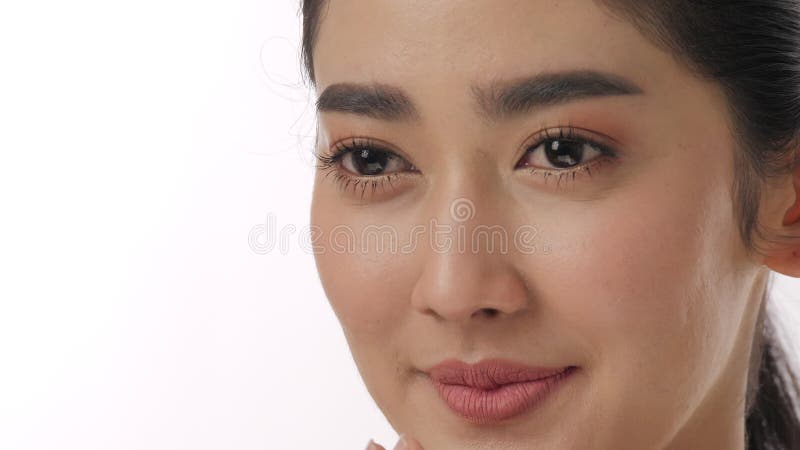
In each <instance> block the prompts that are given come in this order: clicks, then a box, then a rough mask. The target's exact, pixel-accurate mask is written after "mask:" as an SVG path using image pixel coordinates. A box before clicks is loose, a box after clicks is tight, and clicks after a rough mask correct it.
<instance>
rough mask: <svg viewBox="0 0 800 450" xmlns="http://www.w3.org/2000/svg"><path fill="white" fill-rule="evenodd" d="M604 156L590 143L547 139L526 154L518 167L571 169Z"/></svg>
mask: <svg viewBox="0 0 800 450" xmlns="http://www.w3.org/2000/svg"><path fill="white" fill-rule="evenodd" d="M603 154H604V152H603V150H602V149H601V148H600V147H598V146H595V145H593V144H591V143H589V142H584V141H580V140H567V139H545V140H544V141H542V142H541V143H540V144H538V145H537V146H535V147H531V148H530V149H528V151H527V152H526V153H525V156H524V157H523V159H522V160H521V162H520V164H519V165H518V167H530V166H534V167H539V168H543V169H549V168H555V169H571V168H574V167H576V166H580V165H581V164H583V163H585V162H586V160H587V159H588V160H590V161H591V160H593V159H595V158H597V157H598V156H602V155H603Z"/></svg>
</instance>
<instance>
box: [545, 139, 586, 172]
mask: <svg viewBox="0 0 800 450" xmlns="http://www.w3.org/2000/svg"><path fill="white" fill-rule="evenodd" d="M544 148H545V156H546V157H547V160H548V162H549V163H551V164H552V165H553V166H555V167H558V168H570V167H572V166H575V165H576V164H578V162H579V161H580V160H581V159H583V145H582V144H581V143H580V142H573V141H559V140H552V141H548V142H547V143H546V145H545V146H544Z"/></svg>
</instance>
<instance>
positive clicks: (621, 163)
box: [311, 0, 800, 450]
mask: <svg viewBox="0 0 800 450" xmlns="http://www.w3.org/2000/svg"><path fill="white" fill-rule="evenodd" d="M313 58H314V63H315V70H316V78H317V91H318V93H322V92H323V91H325V89H326V88H327V87H329V86H331V85H332V84H335V83H343V82H348V83H372V82H377V83H383V84H387V85H391V86H395V87H397V88H400V89H402V90H403V91H405V92H406V93H407V94H408V95H409V97H410V99H411V101H412V102H413V103H414V105H415V106H416V109H417V111H418V112H419V117H418V120H416V121H414V120H406V121H393V120H384V119H381V118H375V117H366V116H363V115H361V114H357V113H352V112H341V111H323V112H320V113H319V121H318V146H317V149H316V150H317V152H319V154H321V155H330V154H331V152H332V150H333V149H334V146H335V145H336V144H337V143H340V142H346V141H347V140H348V138H351V137H366V138H370V139H373V140H376V141H377V142H379V143H381V144H383V145H385V146H386V147H387V148H389V149H391V150H392V151H394V152H395V153H397V154H398V155H399V156H400V157H401V159H396V160H393V162H392V164H391V171H392V172H394V173H395V175H396V176H395V178H394V179H393V180H392V182H391V183H388V182H385V183H382V184H381V183H379V185H380V186H383V187H382V188H378V190H376V191H375V192H372V191H370V189H369V188H367V189H366V191H362V186H367V185H365V184H364V183H363V182H362V183H360V184H354V183H353V182H350V183H349V184H348V187H347V188H346V189H343V188H342V186H343V184H342V183H340V182H337V180H342V178H341V177H337V176H336V175H335V174H333V173H331V172H330V171H329V170H318V171H317V174H316V178H315V181H314V190H313V201H312V205H311V223H312V225H313V226H315V227H317V229H318V230H319V231H320V234H319V235H318V236H317V239H316V240H315V243H316V245H318V253H317V254H316V255H315V258H316V263H317V268H318V270H319V274H320V279H321V282H322V284H323V287H324V290H325V293H326V295H327V297H328V299H329V301H330V304H331V306H332V308H333V310H334V311H335V313H336V315H337V317H338V319H339V321H340V323H341V325H342V329H343V331H344V333H345V336H346V338H347V341H348V344H349V346H350V349H351V351H352V355H353V358H354V360H355V362H356V364H357V366H358V370H359V371H360V374H361V376H362V378H363V380H364V382H365V384H366V386H367V388H368V390H369V392H370V394H371V395H372V397H373V398H374V400H375V401H376V403H377V405H378V406H379V408H380V409H381V411H382V412H383V414H384V415H385V416H386V418H387V420H388V421H389V422H390V424H391V425H392V427H393V428H394V429H395V430H397V431H398V433H404V434H407V435H408V436H413V437H414V438H415V440H416V441H415V442H416V443H415V444H414V445H420V444H421V446H422V447H424V448H426V449H428V450H431V449H434V450H446V449H453V450H464V449H520V450H521V449H531V448H536V449H547V450H566V449H576V450H577V449H587V448H592V449H599V450H602V449H607V450H612V449H613V450H624V449H631V450H641V449H675V450H677V449H725V450H744V448H745V447H744V394H745V386H746V383H745V382H746V375H747V368H748V363H749V356H750V350H751V344H752V337H753V335H754V329H755V328H754V327H755V323H756V318H757V316H758V311H759V308H760V306H761V299H762V293H763V292H764V289H765V287H766V282H767V277H768V274H769V269H772V270H774V271H776V272H780V273H783V274H786V275H790V276H800V263H798V258H797V256H796V253H795V252H796V251H797V250H798V248H797V247H796V246H795V247H788V246H783V247H779V248H773V249H770V252H769V253H768V254H767V255H754V254H749V253H748V252H746V250H745V248H744V246H743V244H742V242H741V240H740V238H739V235H738V230H737V223H736V220H735V218H734V213H733V199H732V195H731V184H732V181H733V156H734V153H733V152H734V151H735V148H734V140H733V135H732V133H731V129H730V126H729V122H728V116H727V112H726V99H725V97H724V96H723V94H722V92H721V90H720V89H719V87H718V86H717V85H715V84H713V83H710V82H708V81H704V80H701V79H699V78H697V77H695V76H694V75H693V74H692V73H690V72H689V71H688V70H687V69H686V68H685V67H683V66H682V65H680V64H679V63H678V62H677V61H676V60H675V59H674V58H672V57H671V55H669V54H668V53H665V52H664V51H662V50H660V49H658V48H657V47H655V46H654V45H653V44H652V43H650V42H649V41H648V40H647V39H646V38H645V37H644V36H642V35H641V34H639V33H638V32H637V31H636V29H635V28H633V26H631V25H630V24H629V23H627V22H623V21H621V20H618V19H616V18H614V17H612V16H611V15H609V14H608V13H607V12H606V11H605V10H603V9H601V8H600V7H598V6H597V5H596V4H595V3H593V2H591V1H587V0H564V1H530V0H525V1H519V0H517V1H514V0H469V1H467V0H463V1H461V0H414V1H412V0H407V1H402V2H399V1H395V0H371V1H369V2H364V1H362V0H331V1H330V4H329V6H328V8H327V11H326V12H324V13H323V17H322V21H321V26H320V30H319V37H318V41H317V44H316V46H315V49H314V52H313ZM576 69H591V70H598V71H603V72H606V73H612V74H616V75H618V76H621V77H624V78H625V79H627V80H630V81H632V82H633V83H635V84H636V85H637V86H639V87H641V89H642V93H641V94H639V95H625V96H606V97H597V98H586V99H578V100H574V101H569V102H567V103H562V104H557V105H549V106H544V107H539V108H536V109H535V110H533V111H531V112H530V113H528V114H524V115H521V116H514V117H511V118H503V119H501V120H495V121H487V120H486V118H485V117H484V116H482V115H481V114H480V113H479V112H480V109H479V105H478V104H477V103H476V98H475V96H474V90H473V89H472V87H473V86H488V83H490V82H501V81H503V80H511V79H518V78H520V77H526V76H532V75H536V74H540V73H544V72H560V71H566V70H576ZM568 125H571V126H574V127H580V129H582V130H587V131H588V134H585V135H583V136H585V137H588V138H598V137H601V136H605V137H608V138H610V139H606V140H604V141H601V142H605V143H611V144H613V145H614V149H615V150H616V152H617V156H616V159H613V160H607V161H606V162H603V163H602V164H598V163H597V161H599V160H593V158H595V155H594V154H593V153H590V152H587V153H586V154H585V160H584V161H579V162H578V165H580V164H584V165H586V164H597V165H596V166H593V167H594V168H593V169H592V170H591V176H590V175H589V174H587V173H586V172H579V173H578V174H577V175H575V177H574V179H573V178H572V176H570V177H566V178H564V179H563V180H561V182H560V183H556V179H557V178H558V176H557V175H556V176H550V177H548V178H546V177H544V176H543V175H542V174H541V173H531V171H529V170H527V169H526V168H519V163H520V161H523V160H524V161H526V162H527V164H528V165H532V166H537V167H538V168H539V169H541V170H559V169H558V168H557V167H555V166H553V165H552V162H551V161H548V159H547V158H544V157H542V150H541V149H540V150H537V152H538V153H537V155H538V156H534V154H528V155H527V156H526V152H525V151H526V147H525V146H526V144H532V143H533V141H532V140H531V139H532V137H535V136H541V132H542V131H543V130H557V129H559V128H563V127H566V126H568ZM352 167H353V166H352V165H351V166H346V165H343V166H341V167H339V170H344V173H345V174H348V172H347V171H348V170H349V169H351V168H352ZM410 167H413V170H409V168H410ZM561 170H563V169H561ZM349 175H350V176H354V177H359V174H356V173H352V172H351V173H349ZM799 179H800V175H798V174H794V176H787V177H785V178H783V179H780V180H776V181H775V182H774V183H772V184H770V185H769V186H768V188H767V189H766V190H765V191H764V196H763V201H762V208H761V211H760V221H761V222H762V223H763V224H764V225H765V226H768V227H771V228H772V229H778V230H780V231H783V232H785V233H786V232H795V233H796V232H797V224H796V223H795V222H796V221H797V220H798V218H800V207H798V204H797V202H796V198H797V192H798V191H800V188H798V186H800V183H798V180H799ZM354 186H358V187H357V188H354ZM458 199H468V200H469V202H470V203H469V208H470V211H471V217H470V218H469V220H463V219H462V218H460V217H459V218H457V217H455V216H454V215H453V214H452V211H451V206H452V205H453V204H454V202H455V201H457V200H458ZM461 201H462V204H463V200H461ZM431 219H436V220H437V221H438V223H439V224H450V225H452V226H454V227H456V226H462V227H464V230H465V232H466V236H470V235H471V233H472V232H474V231H475V229H476V227H479V226H481V225H489V226H491V225H498V226H500V227H502V229H504V230H509V236H510V235H511V234H512V231H514V230H518V229H520V227H524V226H535V228H536V230H537V234H536V237H535V238H536V243H537V245H538V247H537V249H538V250H539V251H536V252H534V253H530V252H522V251H520V250H519V249H518V248H516V247H515V246H513V245H512V246H511V247H510V248H509V250H508V251H507V252H506V253H501V252H499V251H497V250H495V251H493V252H490V251H488V250H487V248H486V247H482V248H481V250H480V251H478V252H476V253H473V252H470V251H466V252H462V251H458V250H457V249H455V248H453V249H451V250H450V251H444V252H442V251H435V249H434V247H433V246H431V245H428V242H429V241H428V240H427V239H428V238H429V237H430V233H431V229H430V228H427V229H425V230H424V231H423V232H422V233H421V234H419V235H417V237H418V242H419V243H418V245H417V246H416V248H415V249H414V251H411V252H405V253H403V252H401V251H387V250H386V248H384V249H379V248H377V246H376V245H371V246H369V247H368V248H367V249H366V250H367V251H361V250H358V251H341V250H342V249H341V248H337V247H336V246H335V245H334V244H333V243H332V242H331V239H330V237H331V236H332V235H333V234H335V233H334V232H335V231H336V230H337V228H336V227H337V226H338V227H340V228H339V229H341V227H342V226H344V227H346V228H347V229H348V230H351V231H352V232H353V234H354V235H355V236H356V241H355V243H356V244H357V245H358V248H359V249H360V248H361V245H362V244H363V242H361V241H360V240H359V239H358V236H362V235H361V234H360V233H361V232H362V231H363V230H364V229H365V228H366V227H369V226H382V225H388V226H391V227H392V229H393V230H395V232H396V233H397V236H399V238H400V242H401V243H404V242H408V240H409V239H410V236H413V235H414V231H413V230H414V229H415V228H414V227H415V226H419V225H427V224H430V221H431ZM486 308H491V309H494V310H495V311H496V312H495V313H494V314H484V313H483V311H485V309H486ZM450 357H455V358H460V359H463V360H466V361H469V362H474V361H477V360H480V359H483V358H486V357H505V358H509V359H514V360H518V361H522V362H525V363H528V364H531V365H539V366H546V367H562V366H566V365H576V366H579V367H580V369H579V371H578V372H576V373H575V374H574V376H573V377H572V379H571V380H569V382H568V383H566V384H565V385H564V386H562V388H561V389H560V390H559V391H558V392H556V394H555V395H553V396H551V397H549V398H547V399H546V401H545V402H544V403H543V404H542V405H541V407H540V408H536V410H535V411H533V412H529V413H526V414H523V415H521V416H518V417H515V418H513V419H511V420H507V421H505V422H503V423H501V424H494V425H484V426H477V425H473V424H470V423H469V422H467V421H465V420H463V419H461V418H459V417H458V416H457V415H455V414H454V413H453V412H451V411H450V410H449V409H448V408H447V407H446V406H445V404H444V403H443V402H442V401H441V399H439V398H438V396H437V395H436V393H435V391H434V389H433V388H432V385H431V383H430V380H429V379H428V378H427V376H426V375H425V373H424V372H423V370H424V369H426V368H429V367H431V366H432V365H434V364H436V363H438V362H439V361H441V360H443V359H445V358H450ZM422 447H419V448H422ZM379 448H380V447H379ZM412 448H413V447H412Z"/></svg>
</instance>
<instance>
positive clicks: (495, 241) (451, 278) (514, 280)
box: [411, 198, 528, 323]
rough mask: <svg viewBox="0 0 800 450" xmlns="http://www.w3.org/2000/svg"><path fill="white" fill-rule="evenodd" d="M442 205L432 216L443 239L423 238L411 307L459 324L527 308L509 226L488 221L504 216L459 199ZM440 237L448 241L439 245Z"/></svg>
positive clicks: (526, 293) (517, 311)
mask: <svg viewBox="0 0 800 450" xmlns="http://www.w3.org/2000/svg"><path fill="white" fill-rule="evenodd" d="M459 202H460V203H459ZM481 205H484V204H481ZM445 209H446V213H445V214H437V217H438V220H436V221H431V223H434V222H435V224H436V225H435V226H436V227H437V228H438V229H439V230H446V232H444V233H440V236H442V235H444V236H445V238H443V239H441V240H437V239H434V238H431V239H427V242H426V245H425V246H424V250H422V251H421V252H420V253H418V256H420V258H421V260H420V272H418V273H419V276H418V278H417V281H416V284H415V285H414V288H413V290H412V294H411V304H412V307H413V308H414V309H415V310H417V311H419V312H421V313H423V314H426V315H431V316H434V317H436V318H437V319H438V320H443V321H451V322H461V323H464V322H468V321H470V320H475V319H479V318H484V319H486V318H495V317H497V318H499V317H501V316H510V315H514V314H517V313H519V312H520V311H522V310H525V309H526V308H527V307H528V289H527V287H526V283H525V281H524V278H523V276H522V274H521V273H520V272H519V271H518V270H517V268H516V267H515V264H514V258H513V255H514V248H513V235H514V233H513V230H509V229H508V227H507V226H505V225H504V224H502V223H492V222H491V221H490V219H501V218H502V215H501V214H491V210H490V209H489V207H488V206H486V207H484V206H481V207H480V208H478V207H477V205H476V202H473V201H470V200H467V199H463V198H462V199H458V200H453V201H450V202H449V206H448V207H447V208H445ZM479 209H480V211H479ZM479 213H482V214H479ZM496 222H502V220H497V221H496ZM432 228H433V226H432ZM429 232H431V233H434V232H435V230H433V229H431V230H429ZM427 237H430V236H427ZM502 239H505V241H506V243H505V246H503V245H502V242H501V241H502ZM441 241H445V242H449V244H450V245H449V246H446V245H441V246H440V245H438V242H441ZM459 242H461V243H463V244H459ZM503 247H504V248H503Z"/></svg>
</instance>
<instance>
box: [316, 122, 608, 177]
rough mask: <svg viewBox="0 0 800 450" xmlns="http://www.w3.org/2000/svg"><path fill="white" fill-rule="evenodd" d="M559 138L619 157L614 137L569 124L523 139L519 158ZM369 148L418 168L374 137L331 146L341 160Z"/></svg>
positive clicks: (397, 151) (340, 141) (357, 137)
mask: <svg viewBox="0 0 800 450" xmlns="http://www.w3.org/2000/svg"><path fill="white" fill-rule="evenodd" d="M559 138H560V139H572V140H579V141H584V142H586V143H590V144H593V145H596V146H598V147H600V148H601V150H603V151H604V153H609V154H611V155H613V156H618V151H617V149H618V146H619V142H618V141H617V140H616V139H614V138H613V137H611V136H608V135H606V134H603V133H600V132H597V131H594V130H591V129H588V128H584V127H580V126H576V125H572V124H571V123H567V125H555V126H551V127H544V128H541V129H539V130H538V131H536V132H535V133H533V134H531V135H529V136H528V137H526V138H525V139H523V141H522V144H521V145H520V146H519V147H520V148H519V149H518V157H519V158H522V157H524V156H525V154H526V153H527V152H528V151H529V150H531V149H532V148H533V146H534V145H536V146H538V145H541V143H542V142H544V141H546V140H551V139H559ZM367 147H368V148H373V149H375V150H379V151H383V152H386V153H389V154H392V155H394V156H396V157H398V158H401V159H403V160H405V161H406V162H408V163H409V164H411V165H413V166H414V167H418V166H417V164H416V163H414V162H413V161H412V160H411V159H410V158H409V157H407V156H406V155H404V154H403V152H402V151H399V150H395V149H394V146H392V145H391V144H388V143H384V141H382V140H380V139H375V138H372V137H363V136H350V137H347V138H344V139H340V140H338V141H336V142H335V143H334V144H333V145H332V146H331V149H332V153H334V154H335V157H336V158H339V157H342V156H344V155H345V154H346V153H353V152H354V151H355V150H357V149H360V148H367Z"/></svg>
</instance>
